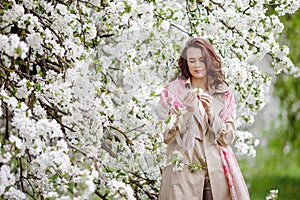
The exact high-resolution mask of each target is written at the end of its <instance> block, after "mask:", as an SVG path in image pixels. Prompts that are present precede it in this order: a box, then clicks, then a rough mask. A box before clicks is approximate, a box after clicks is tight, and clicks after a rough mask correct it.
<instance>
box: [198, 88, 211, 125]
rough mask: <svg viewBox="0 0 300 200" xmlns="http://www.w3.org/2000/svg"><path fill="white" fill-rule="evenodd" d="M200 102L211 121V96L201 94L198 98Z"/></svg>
mask: <svg viewBox="0 0 300 200" xmlns="http://www.w3.org/2000/svg"><path fill="white" fill-rule="evenodd" d="M200 101H201V103H202V105H203V107H204V109H205V112H206V114H207V116H208V119H210V120H211V119H212V117H213V112H212V101H211V96H210V95H209V94H206V93H202V94H201V96H200Z"/></svg>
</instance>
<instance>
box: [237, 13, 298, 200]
mask: <svg viewBox="0 0 300 200" xmlns="http://www.w3.org/2000/svg"><path fill="white" fill-rule="evenodd" d="M281 20H282V22H283V23H284V26H285V28H284V31H283V33H282V35H281V36H280V41H281V43H282V44H285V45H287V46H289V48H290V56H291V59H292V61H293V62H294V64H295V66H298V67H300V10H298V11H297V12H296V13H294V14H293V15H285V16H282V17H281ZM273 83H274V86H273V88H272V90H271V92H270V99H269V102H267V105H266V107H265V108H264V110H263V111H262V113H261V114H260V115H259V116H258V117H257V119H256V122H255V124H254V125H253V128H252V129H253V130H251V131H252V132H253V133H254V134H255V135H256V137H258V138H259V139H260V142H261V143H260V145H259V146H258V147H257V156H256V157H255V158H248V159H242V160H239V163H240V166H241V170H242V172H243V174H244V176H245V179H246V182H247V184H248V185H249V192H250V195H251V199H252V200H258V199H266V196H267V195H268V193H269V191H270V190H272V189H278V190H279V193H278V197H279V198H278V199H279V200H296V199H300V77H299V78H295V77H293V76H290V75H286V74H284V73H282V74H280V75H277V76H276V77H275V76H274V78H273Z"/></svg>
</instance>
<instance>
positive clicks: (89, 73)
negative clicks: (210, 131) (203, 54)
mask: <svg viewBox="0 0 300 200" xmlns="http://www.w3.org/2000/svg"><path fill="white" fill-rule="evenodd" d="M270 7H272V8H275V10H276V12H277V13H278V15H284V14H285V13H293V12H295V11H296V10H297V9H298V8H299V2H298V1H295V0H236V1H229V0H196V1H195V0H194V1H190V0H186V1H185V2H182V1H178V2H176V1H171V0H169V1H163V0H144V1H142V0H140V1H137V0H126V1H120V0H116V1H109V0H107V1H100V0H77V1H66V0H61V1H46V0H40V1H36V0H23V1H15V0H3V1H1V5H0V15H1V18H0V58H1V60H0V62H1V63H0V66H1V69H0V73H1V79H0V83H1V91H0V105H1V109H0V115H1V133H2V140H1V143H0V147H1V151H0V197H1V198H2V197H4V198H11V199H26V198H32V199H39V198H43V199H44V198H45V199H48V198H49V199H87V198H91V196H92V195H94V196H98V197H99V198H101V199H155V198H157V197H158V192H159V183H160V179H159V177H160V167H161V166H163V165H165V164H166V163H167V162H168V158H166V156H165V154H164V149H165V146H164V144H163V142H162V134H161V132H162V131H163V130H165V129H167V128H170V127H171V126H172V119H171V120H169V121H166V122H164V121H160V120H159V119H158V118H157V116H156V114H155V106H156V103H157V101H158V99H159V94H160V92H161V91H162V89H163V87H164V85H165V84H166V81H168V80H170V79H172V78H173V77H174V75H175V74H176V72H177V71H178V69H177V64H176V60H177V58H178V56H179V53H180V50H181V48H182V46H183V44H184V42H185V41H186V40H187V39H188V38H189V37H191V36H200V37H203V38H206V39H207V40H209V41H210V42H211V43H212V44H213V45H214V47H215V48H216V50H217V52H218V54H219V56H220V57H221V60H222V62H223V68H224V72H225V75H226V78H227V81H228V82H229V83H230V84H231V85H232V87H233V88H232V89H233V90H234V91H235V92H236V98H237V102H238V105H237V106H238V112H237V122H238V126H239V127H240V128H242V127H243V126H244V125H245V124H251V123H252V122H253V119H254V116H255V114H256V113H257V111H259V110H260V109H261V108H262V107H263V105H264V90H265V88H266V86H267V84H269V82H270V78H269V76H268V74H266V73H263V72H262V69H261V68H260V67H259V66H255V65H253V64H251V61H250V60H252V59H260V58H262V57H263V56H265V55H269V56H270V57H271V58H272V61H273V62H272V64H273V66H274V71H275V72H276V73H279V72H280V71H285V72H289V73H292V74H295V75H297V74H298V71H297V68H295V67H294V66H293V64H292V62H291V61H290V59H289V58H288V53H289V51H288V47H286V46H280V45H279V44H278V42H277V41H276V37H277V35H278V34H279V33H280V32H281V31H282V29H283V25H282V24H281V22H280V21H279V18H278V16H277V15H271V16H269V15H268V14H267V12H268V8H270ZM239 133H240V135H238V140H237V143H236V148H237V151H238V152H239V153H241V154H248V155H254V153H255V152H254V147H253V145H254V144H253V140H252V138H253V136H252V135H251V133H248V132H239Z"/></svg>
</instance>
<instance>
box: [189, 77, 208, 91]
mask: <svg viewBox="0 0 300 200" xmlns="http://www.w3.org/2000/svg"><path fill="white" fill-rule="evenodd" d="M191 85H192V87H193V88H202V89H203V90H208V87H207V83H206V78H204V77H203V78H194V77H192V78H191Z"/></svg>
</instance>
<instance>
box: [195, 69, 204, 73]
mask: <svg viewBox="0 0 300 200" xmlns="http://www.w3.org/2000/svg"><path fill="white" fill-rule="evenodd" d="M202 71H203V70H202V69H197V70H195V72H196V73H201V72H202Z"/></svg>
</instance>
